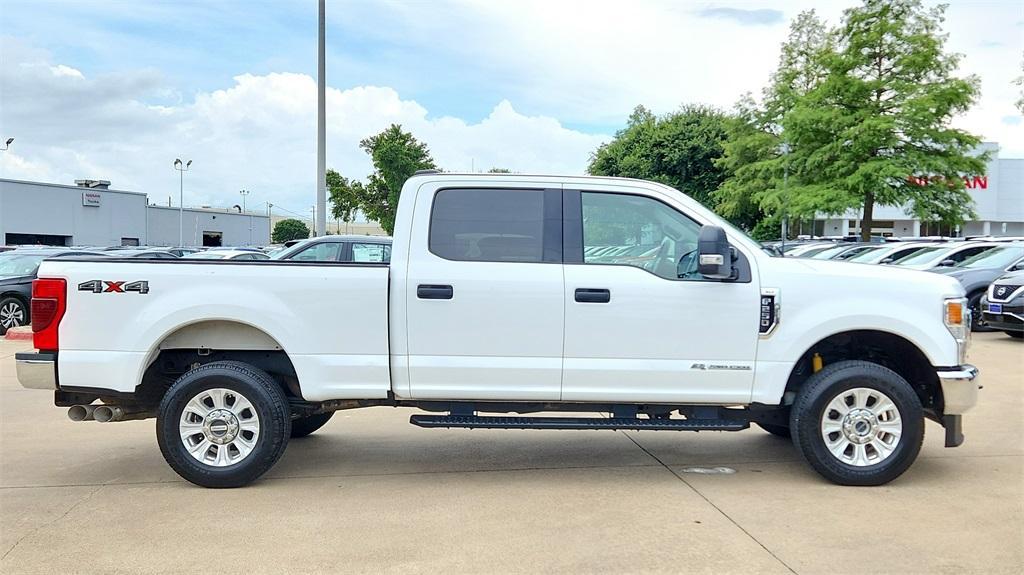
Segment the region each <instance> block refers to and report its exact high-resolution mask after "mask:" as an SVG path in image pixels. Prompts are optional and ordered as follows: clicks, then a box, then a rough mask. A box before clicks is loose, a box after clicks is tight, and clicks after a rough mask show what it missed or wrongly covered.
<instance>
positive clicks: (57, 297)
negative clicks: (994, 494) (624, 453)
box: [16, 172, 978, 487]
mask: <svg viewBox="0 0 1024 575" xmlns="http://www.w3.org/2000/svg"><path fill="white" fill-rule="evenodd" d="M970 323H971V322H970V311H969V309H968V307H967V304H966V301H965V299H964V292H963V289H962V288H961V287H960V284H959V283H958V282H957V281H956V280H954V279H951V278H948V277H945V276H942V275H938V274H930V273H926V272H918V271H909V270H900V269H891V268H888V269H887V268H882V267H876V266H870V265H864V264H852V263H845V262H831V261H817V260H807V259H794V258H779V257H773V256H771V255H769V254H768V253H766V252H764V251H762V249H761V248H760V246H759V245H758V244H757V243H755V242H754V241H752V240H751V239H749V238H748V237H746V236H745V235H744V234H743V233H742V232H740V231H739V230H737V229H734V228H732V227H731V226H729V225H728V224H727V223H725V222H723V221H722V220H721V219H720V218H718V217H717V216H716V215H715V214H713V213H712V212H710V211H709V210H707V209H705V208H704V207H702V206H700V205H699V204H698V203H697V202H695V201H693V200H691V199H690V198H688V197H686V196H684V195H683V194H681V193H679V192H678V191H676V190H673V189H671V188H668V187H666V186H663V185H660V184H656V183H651V182H644V181H636V180H625V179H611V178H585V177H552V176H526V175H505V174H496V175H480V174H462V175H459V174H443V173H436V172H428V173H421V174H417V175H416V176H414V177H412V178H410V179H409V180H408V182H407V183H406V184H405V187H404V188H403V191H402V195H401V200H400V202H399V206H398V219H397V223H396V228H395V237H394V245H393V252H392V257H391V262H390V264H378V263H366V264H358V263H337V262H324V263H316V262H302V261H216V260H134V259H133V260H129V259H124V260H119V259H112V258H103V259H92V260H53V261H46V262H44V263H43V264H42V267H41V268H40V270H39V279H38V280H37V281H36V282H35V284H34V286H33V300H32V324H33V325H32V328H33V331H34V336H35V347H36V348H38V350H39V351H38V352H37V353H21V354H17V357H16V362H17V369H18V378H19V380H20V381H21V383H22V384H23V385H24V386H25V387H28V388H36V389H47V390H50V391H53V392H55V403H56V405H57V406H61V407H68V408H69V410H68V415H69V416H70V417H71V418H72V419H74V420H78V421H99V422H113V421H125V420H133V419H146V418H152V417H155V418H156V419H157V425H156V428H157V441H158V443H159V445H160V449H161V451H162V452H163V455H164V457H165V458H166V460H167V462H168V463H169V464H170V466H171V467H172V468H174V470H175V471H176V472H177V473H178V474H180V475H181V476H182V477H184V478H185V479H187V480H189V481H191V482H193V483H196V484H199V485H203V486H208V487H231V486H240V485H244V484H247V483H249V482H251V481H253V480H254V479H256V478H257V477H259V476H260V475H261V474H263V473H264V472H266V471H267V470H268V469H269V468H270V467H271V466H273V465H274V463H275V462H276V461H277V459H278V458H279V457H280V456H281V454H282V453H283V452H284V449H285V447H286V445H287V444H288V441H289V439H290V438H294V437H301V436H305V435H308V434H310V433H312V432H313V431H315V430H316V429H317V428H319V427H320V426H322V425H324V423H326V422H327V420H328V419H330V417H331V415H333V413H334V412H335V411H337V410H342V409H354V408H361V407H369V406H393V407H411V408H418V409H419V410H421V411H419V412H417V413H415V414H413V415H412V416H411V418H410V419H411V423H413V424H415V425H418V426H421V427H466V428H515V429H524V428H531V429H605V430H608V429H631V430H691V431H704V430H715V431H735V430H742V429H745V428H748V427H749V426H750V424H751V423H754V424H757V425H759V426H760V427H761V428H763V429H765V430H767V431H768V432H770V433H773V434H776V435H780V436H791V437H792V440H793V443H794V445H795V446H796V449H797V450H798V451H799V452H800V454H801V455H802V456H803V458H804V459H805V460H806V461H807V462H808V463H809V464H810V465H811V467H813V468H814V469H815V470H816V471H817V472H818V473H820V474H821V475H823V476H824V477H826V478H827V479H829V480H831V481H833V482H836V483H840V484H846V485H877V484H882V483H885V482H888V481H890V480H892V479H894V478H896V477H897V476H899V475H900V474H901V473H903V472H904V471H905V470H906V469H907V468H908V467H909V466H910V465H911V463H912V462H913V461H914V459H915V458H916V456H917V454H918V451H919V450H920V447H921V442H922V440H923V437H924V427H925V424H924V421H925V419H931V420H933V421H935V422H938V423H939V424H941V425H942V426H943V427H944V428H945V442H946V446H948V447H953V446H957V445H959V444H960V443H962V441H963V435H962V432H961V414H963V413H964V412H965V411H967V410H968V409H969V408H970V407H971V406H972V405H974V403H975V401H976V398H977V393H978V385H977V382H976V381H975V378H976V376H977V373H978V371H977V369H976V368H974V367H973V366H971V365H968V364H967V363H966V358H965V356H966V353H967V346H968V343H969V337H970V331H969V326H970ZM566 412H577V413H585V414H590V416H583V417H581V416H579V415H575V416H565V415H560V413H566ZM510 414H511V415H510ZM523 414H533V415H523Z"/></svg>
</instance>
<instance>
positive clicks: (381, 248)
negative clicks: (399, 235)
mask: <svg viewBox="0 0 1024 575" xmlns="http://www.w3.org/2000/svg"><path fill="white" fill-rule="evenodd" d="M352 261H354V262H390V261H391V246H389V245H387V244H360V243H353V244H352Z"/></svg>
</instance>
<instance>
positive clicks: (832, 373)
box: [789, 361, 924, 485]
mask: <svg viewBox="0 0 1024 575" xmlns="http://www.w3.org/2000/svg"><path fill="white" fill-rule="evenodd" d="M855 388H868V389H871V390H876V391H878V392H881V393H883V394H885V395H886V396H888V398H889V399H890V400H891V401H892V402H893V404H895V406H896V409H897V410H898V411H899V416H900V420H901V422H902V432H901V435H900V437H899V441H898V443H896V446H895V448H894V449H893V450H892V452H891V453H890V455H888V457H885V458H884V459H882V460H881V461H879V462H878V463H874V464H870V465H865V466H856V465H852V464H849V463H846V462H844V461H841V460H840V459H839V458H838V457H837V456H835V455H833V454H832V452H831V451H829V448H828V447H827V445H826V442H825V438H824V437H823V432H822V430H821V426H822V417H823V415H824V414H825V410H826V408H827V407H828V405H829V403H830V402H831V401H832V400H833V399H835V398H836V397H838V396H839V395H840V394H841V393H842V392H844V391H848V390H852V389H855ZM789 427H790V429H792V430H793V444H794V445H795V446H796V449H797V451H798V452H799V453H800V455H801V457H803V459H804V460H805V461H807V463H808V464H810V466H811V467H812V468H814V470H815V471H817V472H818V473H819V474H821V475H822V476H823V477H825V478H826V479H828V480H829V481H832V482H833V483H838V484H840V485H882V484H885V483H888V482H890V481H892V480H893V479H896V478H897V477H899V476H900V475H901V474H902V473H903V472H904V471H906V470H907V469H908V468H909V467H910V465H911V464H912V463H913V462H914V460H915V459H916V458H917V454H918V453H919V452H920V451H921V443H922V442H923V441H924V412H923V410H922V408H921V400H920V399H919V398H918V397H917V394H916V393H914V389H913V388H912V387H911V386H910V384H909V383H907V381H906V380H905V379H903V378H902V377H900V375H899V374H897V373H896V372H894V371H892V370H890V369H888V368H885V367H882V366H880V365H878V364H875V363H871V362H867V361H840V362H837V363H834V364H832V365H829V366H827V367H825V368H824V369H822V370H821V371H819V372H818V373H815V374H814V375H812V376H811V377H810V378H808V379H807V381H806V382H805V383H804V385H803V387H801V388H800V391H799V393H798V394H797V397H796V401H795V402H794V403H793V406H792V409H791V411H790V425H789ZM837 435H838V434H837ZM876 454H877V451H876Z"/></svg>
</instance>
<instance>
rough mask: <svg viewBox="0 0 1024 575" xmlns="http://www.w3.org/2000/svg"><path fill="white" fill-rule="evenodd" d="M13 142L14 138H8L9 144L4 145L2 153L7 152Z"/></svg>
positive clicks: (1, 149)
mask: <svg viewBox="0 0 1024 575" xmlns="http://www.w3.org/2000/svg"><path fill="white" fill-rule="evenodd" d="M13 141H14V138H7V142H5V143H4V147H2V148H0V152H6V151H7V149H8V148H10V147H11V142H13Z"/></svg>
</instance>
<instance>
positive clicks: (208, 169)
mask: <svg viewBox="0 0 1024 575" xmlns="http://www.w3.org/2000/svg"><path fill="white" fill-rule="evenodd" d="M21 52H22V53H26V51H24V50H22V51H21ZM12 64H15V65H12ZM16 64H17V63H16V62H8V61H5V62H4V65H3V67H2V69H0V83H2V85H3V86H5V87H8V86H11V87H14V89H12V90H5V94H4V98H3V106H4V112H3V118H2V119H3V122H2V124H3V125H2V133H4V134H6V133H11V134H16V135H17V136H18V139H17V141H16V142H15V144H14V146H12V150H11V152H14V153H5V154H4V155H3V156H0V174H2V176H3V177H8V178H24V179H35V180H45V181H53V182H59V183H70V182H71V181H72V180H74V179H81V178H102V179H108V180H111V181H112V182H113V186H114V187H117V188H124V189H132V190H138V191H143V192H146V193H148V194H149V195H150V199H151V201H156V202H158V203H166V201H167V198H168V197H169V196H173V197H174V198H175V199H174V201H175V202H176V201H177V200H176V198H177V186H178V174H177V173H176V172H175V171H174V170H173V169H172V162H173V161H174V159H175V158H178V157H180V158H182V159H192V160H193V165H192V168H191V170H190V171H189V172H188V174H187V175H186V176H185V184H186V185H185V188H186V193H185V197H186V200H185V202H186V204H215V205H232V204H234V203H237V202H238V201H239V196H238V193H237V191H238V190H239V189H242V188H245V189H248V190H250V191H251V192H252V195H251V196H250V197H249V199H248V201H249V205H250V206H258V205H260V204H261V203H263V202H267V201H270V202H273V203H274V204H276V205H279V206H283V207H286V208H287V209H291V210H294V211H300V212H302V213H306V211H307V210H308V208H309V206H311V204H312V202H313V198H314V185H313V182H314V181H315V167H316V162H315V157H316V156H315V152H316V149H315V136H316V131H315V128H316V126H315V121H316V83H315V81H314V79H313V78H311V77H309V76H307V75H304V74H294V73H271V74H265V75H254V74H242V75H239V76H236V77H235V78H234V83H233V84H232V85H231V86H230V87H227V88H224V89H221V90H215V91H212V92H201V93H198V94H196V95H195V97H194V98H193V99H192V101H187V102H182V103H178V104H174V105H165V104H149V103H147V101H148V100H149V99H151V98H153V97H156V96H159V95H160V94H163V93H164V92H165V91H166V89H165V87H164V86H163V81H162V80H161V78H160V77H159V76H158V75H155V74H154V73H153V72H150V71H139V72H133V73H121V74H118V75H116V76H113V75H112V76H99V77H95V78H92V77H89V76H85V75H83V74H81V73H80V72H78V71H77V70H74V72H77V73H71V72H69V71H70V70H73V69H72V68H69V67H66V66H62V65H60V64H56V65H49V66H47V67H46V68H43V67H40V66H19V65H16ZM44 70H45V71H47V72H49V71H51V70H61V71H62V72H61V73H42V72H43V71H44ZM327 110H328V112H327V113H328V140H327V141H328V150H327V153H328V166H330V167H332V168H335V169H337V170H339V171H341V172H342V173H343V174H345V175H346V176H349V177H355V178H359V179H362V178H364V177H365V176H366V175H367V174H369V173H370V171H371V170H372V166H371V163H370V161H369V158H368V156H367V155H366V153H365V152H364V151H363V150H361V149H359V147H358V146H359V141H360V140H362V139H363V138H366V137H368V136H371V135H373V134H375V133H378V132H380V131H381V130H383V129H384V128H386V127H387V126H388V125H389V124H391V123H398V124H402V126H403V127H404V128H405V129H406V130H409V131H411V132H412V133H413V134H414V135H415V136H416V137H417V138H419V139H420V140H421V141H424V142H426V143H427V144H428V146H429V147H430V149H431V152H432V153H433V155H434V158H435V159H436V160H437V162H438V164H439V165H440V166H441V167H443V168H445V169H450V170H469V169H470V168H471V166H474V165H475V167H476V168H477V169H479V170H485V169H487V168H490V167H494V166H500V167H505V168H509V169H512V170H514V171H524V172H549V173H551V172H557V173H582V172H583V171H584V170H585V168H586V163H587V160H588V157H589V153H590V152H591V151H592V150H593V149H594V148H596V147H597V146H598V145H599V144H600V143H601V142H602V141H604V140H605V139H607V138H606V137H604V136H599V135H588V134H583V133H580V132H577V131H574V130H570V129H567V128H565V127H564V126H562V125H561V124H560V123H559V122H558V121H557V120H555V119H553V118H546V117H540V116H526V115H523V114H520V113H518V112H517V111H516V110H515V109H514V108H513V106H512V104H511V103H510V102H508V101H502V102H499V103H497V104H496V106H495V108H494V110H493V112H492V113H491V114H490V115H489V116H488V117H487V118H485V119H483V120H482V121H481V122H479V123H475V124H474V123H468V122H465V121H463V120H461V119H459V118H453V117H437V118H435V117H431V116H430V115H429V113H428V110H426V109H425V108H424V107H423V106H421V105H420V104H418V103H417V102H415V101H413V100H407V99H402V98H401V96H400V95H399V94H398V93H397V92H396V91H395V90H393V89H391V88H388V87H379V86H359V87H355V88H350V89H347V90H339V89H336V88H329V89H328V93H327ZM27 158H31V160H29V159H27Z"/></svg>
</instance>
